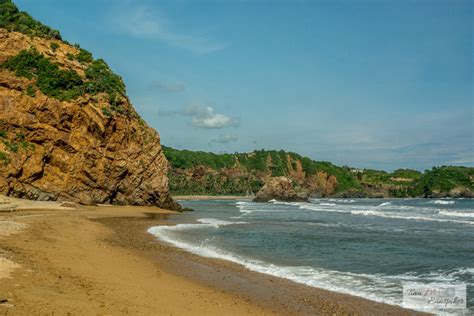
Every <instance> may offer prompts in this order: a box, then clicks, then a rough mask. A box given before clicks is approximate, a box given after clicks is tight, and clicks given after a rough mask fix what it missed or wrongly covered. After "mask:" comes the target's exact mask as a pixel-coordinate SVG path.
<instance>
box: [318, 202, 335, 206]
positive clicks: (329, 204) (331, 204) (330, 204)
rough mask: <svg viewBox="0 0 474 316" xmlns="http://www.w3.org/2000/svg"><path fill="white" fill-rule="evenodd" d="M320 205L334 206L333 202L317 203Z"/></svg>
mask: <svg viewBox="0 0 474 316" xmlns="http://www.w3.org/2000/svg"><path fill="white" fill-rule="evenodd" d="M319 205H321V206H336V204H334V203H319Z"/></svg>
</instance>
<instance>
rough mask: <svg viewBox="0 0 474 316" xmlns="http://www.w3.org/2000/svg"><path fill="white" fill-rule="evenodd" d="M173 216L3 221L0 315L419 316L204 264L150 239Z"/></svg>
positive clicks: (47, 215)
mask: <svg viewBox="0 0 474 316" xmlns="http://www.w3.org/2000/svg"><path fill="white" fill-rule="evenodd" d="M48 206H50V205H48ZM173 214H177V213H174V212H169V211H165V210H160V209H157V208H148V207H127V206H125V207H122V206H118V207H117V206H111V207H83V206H79V207H77V208H75V209H73V210H64V209H54V208H51V207H49V208H48V209H39V210H21V211H19V210H15V211H11V212H8V213H6V212H5V213H0V232H2V227H3V231H7V230H5V229H4V228H5V225H3V226H2V223H3V224H5V223H6V222H9V223H12V222H15V223H20V224H19V226H18V227H17V228H18V230H17V231H10V233H9V234H6V235H5V236H2V234H0V258H1V257H3V258H5V259H6V260H9V261H10V262H13V263H14V264H15V265H17V266H15V267H13V268H12V271H10V272H9V274H10V276H9V277H10V278H8V277H7V278H2V279H1V281H2V287H1V288H0V301H4V303H1V304H0V313H5V314H6V315H9V314H22V313H23V314H28V313H31V312H34V313H36V314H38V313H40V314H44V313H48V314H51V313H59V314H61V313H65V312H66V311H67V312H71V313H76V312H78V311H81V312H82V314H97V313H105V314H125V313H129V312H130V313H135V314H145V315H148V314H149V315H151V314H154V313H155V314H156V313H173V314H178V315H183V314H196V313H201V314H202V313H205V314H211V315H212V314H214V315H217V314H223V313H224V314H225V313H227V314H228V313H232V314H236V315H243V314H251V315H255V314H258V315H273V314H275V315H278V314H285V315H301V314H343V315H344V314H356V315H357V314H359V315H363V314H391V315H413V314H417V312H413V311H410V310H406V309H403V308H401V307H398V306H392V305H388V304H383V303H377V302H373V301H369V300H367V299H363V298H359V297H355V296H351V295H346V294H340V293H336V292H331V291H327V290H322V289H318V288H312V287H309V286H305V285H301V284H298V283H295V282H292V281H289V280H285V279H280V278H276V277H272V276H270V275H266V274H262V273H258V272H253V271H250V270H247V269H246V268H244V267H243V266H240V265H238V264H235V263H232V262H228V261H224V260H219V259H210V258H205V257H200V256H197V255H194V254H191V253H189V252H186V251H184V250H181V249H179V248H175V247H172V246H170V245H168V244H165V243H163V242H159V241H158V240H157V239H156V237H155V236H153V235H151V234H149V233H148V232H147V229H148V228H150V227H152V226H157V225H170V224H174V223H176V222H177V223H179V215H177V216H173ZM170 215H171V216H173V222H171V221H168V220H167V218H168V217H169V216H170ZM20 226H21V227H20ZM5 300H6V301H5ZM420 314H421V313H420Z"/></svg>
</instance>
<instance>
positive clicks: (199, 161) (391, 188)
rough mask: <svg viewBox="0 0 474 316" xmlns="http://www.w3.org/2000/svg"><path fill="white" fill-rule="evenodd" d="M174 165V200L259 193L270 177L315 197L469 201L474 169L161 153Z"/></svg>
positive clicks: (279, 154) (276, 155)
mask: <svg viewBox="0 0 474 316" xmlns="http://www.w3.org/2000/svg"><path fill="white" fill-rule="evenodd" d="M163 150H164V154H165V156H166V157H167V158H168V160H169V162H170V166H171V169H170V172H169V178H170V189H171V191H172V192H173V193H174V194H180V195H186V194H209V195H220V194H235V195H245V194H252V193H256V192H257V191H258V190H259V189H260V188H261V187H262V186H263V184H264V183H265V181H266V179H267V178H268V177H275V176H286V177H289V178H291V179H292V180H293V181H294V183H295V186H296V188H297V189H298V190H300V191H304V192H306V193H308V194H309V195H311V196H341V197H436V196H440V197H442V196H471V195H472V192H474V185H473V179H474V168H468V167H446V166H443V167H439V168H433V169H432V170H427V171H425V172H424V173H422V172H419V171H417V170H410V169H398V170H395V171H393V172H386V171H383V170H372V169H363V170H360V169H355V168H349V167H339V166H336V165H334V164H332V163H330V162H324V161H314V160H312V159H310V158H308V157H303V156H301V155H299V154H296V153H293V152H285V151H283V150H279V151H276V150H256V151H253V152H250V153H234V154H215V153H211V152H204V151H190V150H177V149H173V148H170V147H163Z"/></svg>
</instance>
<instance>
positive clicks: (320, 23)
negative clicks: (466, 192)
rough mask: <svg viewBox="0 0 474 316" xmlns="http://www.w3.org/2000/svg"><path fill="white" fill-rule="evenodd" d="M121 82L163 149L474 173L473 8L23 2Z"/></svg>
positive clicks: (373, 2)
mask: <svg viewBox="0 0 474 316" xmlns="http://www.w3.org/2000/svg"><path fill="white" fill-rule="evenodd" d="M15 3H16V4H17V5H18V7H19V8H20V9H21V10H24V11H27V12H28V13H30V14H31V15H32V16H33V17H35V18H37V19H39V20H40V21H42V22H43V23H44V24H47V25H49V26H51V27H53V28H56V29H59V30H60V31H61V34H62V36H63V38H64V39H66V40H67V41H69V42H71V43H79V44H80V45H81V47H83V48H85V49H87V50H89V51H91V52H92V53H93V54H94V57H95V58H103V59H105V60H106V61H107V63H108V64H109V65H110V66H111V68H112V69H113V70H114V71H115V72H116V73H118V74H119V75H121V76H122V78H123V79H124V81H125V84H126V86H127V91H128V92H127V93H128V95H129V97H130V99H131V101H132V103H133V105H134V106H135V108H136V109H137V111H138V113H139V114H140V115H142V117H143V118H144V119H145V120H146V121H147V122H148V124H149V125H150V126H152V127H153V128H155V129H156V130H158V132H159V133H160V136H161V142H162V144H164V145H167V146H172V147H175V148H179V149H190V150H203V151H212V152H217V153H220V152H247V151H252V150H254V149H262V148H264V149H277V150H279V149H284V150H287V151H293V152H297V153H300V154H302V155H305V156H308V157H311V158H312V159H315V160H325V161H331V162H333V163H335V164H337V165H349V166H353V167H359V168H376V169H384V170H388V171H390V170H394V169H397V168H413V169H418V170H425V169H430V168H431V167H432V166H439V165H465V166H474V115H473V114H474V92H473V91H474V85H473V73H474V67H473V66H474V65H473V63H474V62H473V56H474V44H473V40H474V39H473V38H474V29H473V20H474V16H473V3H474V2H473V1H471V0H466V1H462V0H443V1H437V0H430V1H428V0H418V1H411V0H398V1H395V0H370V1H369V0H352V1H349V0H345V1H337V0H336V1H329V0H327V1H322V0H321V1H317V0H314V1H298V0H294V1H290V0H286V1H283V0H281V1H279V0H275V1H263V0H255V1H237V0H220V1H218V0H215V1H210V0H200V1H190V0H175V1H142V0H134V1H127V0H94V1H91V0H82V1H72V0H62V1H59V0H56V1H53V0H42V1H34V0H17V1H15Z"/></svg>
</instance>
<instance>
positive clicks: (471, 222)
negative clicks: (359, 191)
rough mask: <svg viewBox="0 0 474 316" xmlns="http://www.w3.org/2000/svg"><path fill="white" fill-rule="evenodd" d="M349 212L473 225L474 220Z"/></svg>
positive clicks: (375, 212) (361, 212) (358, 213)
mask: <svg viewBox="0 0 474 316" xmlns="http://www.w3.org/2000/svg"><path fill="white" fill-rule="evenodd" d="M351 214H353V215H364V216H378V217H385V218H395V219H405V220H410V219H412V220H419V221H431V222H444V223H458V224H466V225H474V221H462V220H455V219H443V218H435V217H428V216H407V215H405V214H392V213H386V212H378V211H351Z"/></svg>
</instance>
